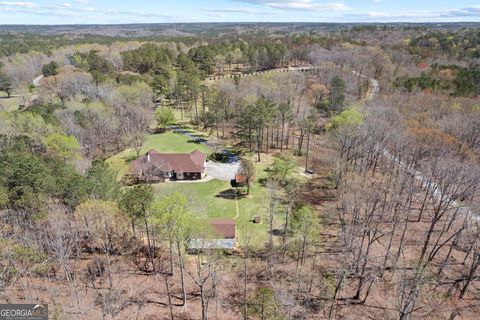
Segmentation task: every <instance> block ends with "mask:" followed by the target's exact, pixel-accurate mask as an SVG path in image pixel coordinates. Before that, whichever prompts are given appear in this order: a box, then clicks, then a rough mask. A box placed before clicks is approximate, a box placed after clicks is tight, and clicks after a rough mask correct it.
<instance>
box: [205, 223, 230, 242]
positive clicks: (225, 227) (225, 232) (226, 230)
mask: <svg viewBox="0 0 480 320" xmlns="http://www.w3.org/2000/svg"><path fill="white" fill-rule="evenodd" d="M208 222H209V223H210V225H211V226H212V227H213V230H214V231H215V233H217V234H218V235H219V236H221V237H222V238H223V239H235V236H236V234H235V221H233V220H232V219H212V220H209V221H208Z"/></svg>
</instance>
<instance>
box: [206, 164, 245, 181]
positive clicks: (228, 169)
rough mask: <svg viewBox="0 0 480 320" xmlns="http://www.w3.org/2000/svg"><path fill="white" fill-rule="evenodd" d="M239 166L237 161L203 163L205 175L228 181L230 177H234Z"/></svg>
mask: <svg viewBox="0 0 480 320" xmlns="http://www.w3.org/2000/svg"><path fill="white" fill-rule="evenodd" d="M239 167H240V163H239V162H233V163H219V162H212V161H208V162H206V163H205V169H206V171H207V177H213V178H215V179H218V180H223V181H230V180H232V179H235V173H237V171H238V168H239Z"/></svg>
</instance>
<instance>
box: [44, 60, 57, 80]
mask: <svg viewBox="0 0 480 320" xmlns="http://www.w3.org/2000/svg"><path fill="white" fill-rule="evenodd" d="M42 74H43V75H44V76H45V77H49V76H56V75H57V74H58V64H57V63H56V62H55V61H52V62H50V63H47V64H44V65H43V67H42Z"/></svg>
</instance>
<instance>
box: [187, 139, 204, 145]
mask: <svg viewBox="0 0 480 320" xmlns="http://www.w3.org/2000/svg"><path fill="white" fill-rule="evenodd" d="M205 142H207V140H206V139H203V138H198V139H192V140H188V143H195V144H202V143H205Z"/></svg>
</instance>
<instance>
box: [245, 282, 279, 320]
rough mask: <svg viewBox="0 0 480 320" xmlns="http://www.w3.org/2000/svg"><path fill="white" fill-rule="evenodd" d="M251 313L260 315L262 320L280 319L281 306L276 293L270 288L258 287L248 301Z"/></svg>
mask: <svg viewBox="0 0 480 320" xmlns="http://www.w3.org/2000/svg"><path fill="white" fill-rule="evenodd" d="M248 310H249V313H250V314H253V315H256V316H258V317H259V318H260V319H261V320H274V319H278V318H279V315H280V306H279V305H278V302H277V300H276V299H275V294H274V292H273V290H272V289H270V288H258V289H257V290H255V293H254V295H253V296H252V297H250V299H249V302H248Z"/></svg>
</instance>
